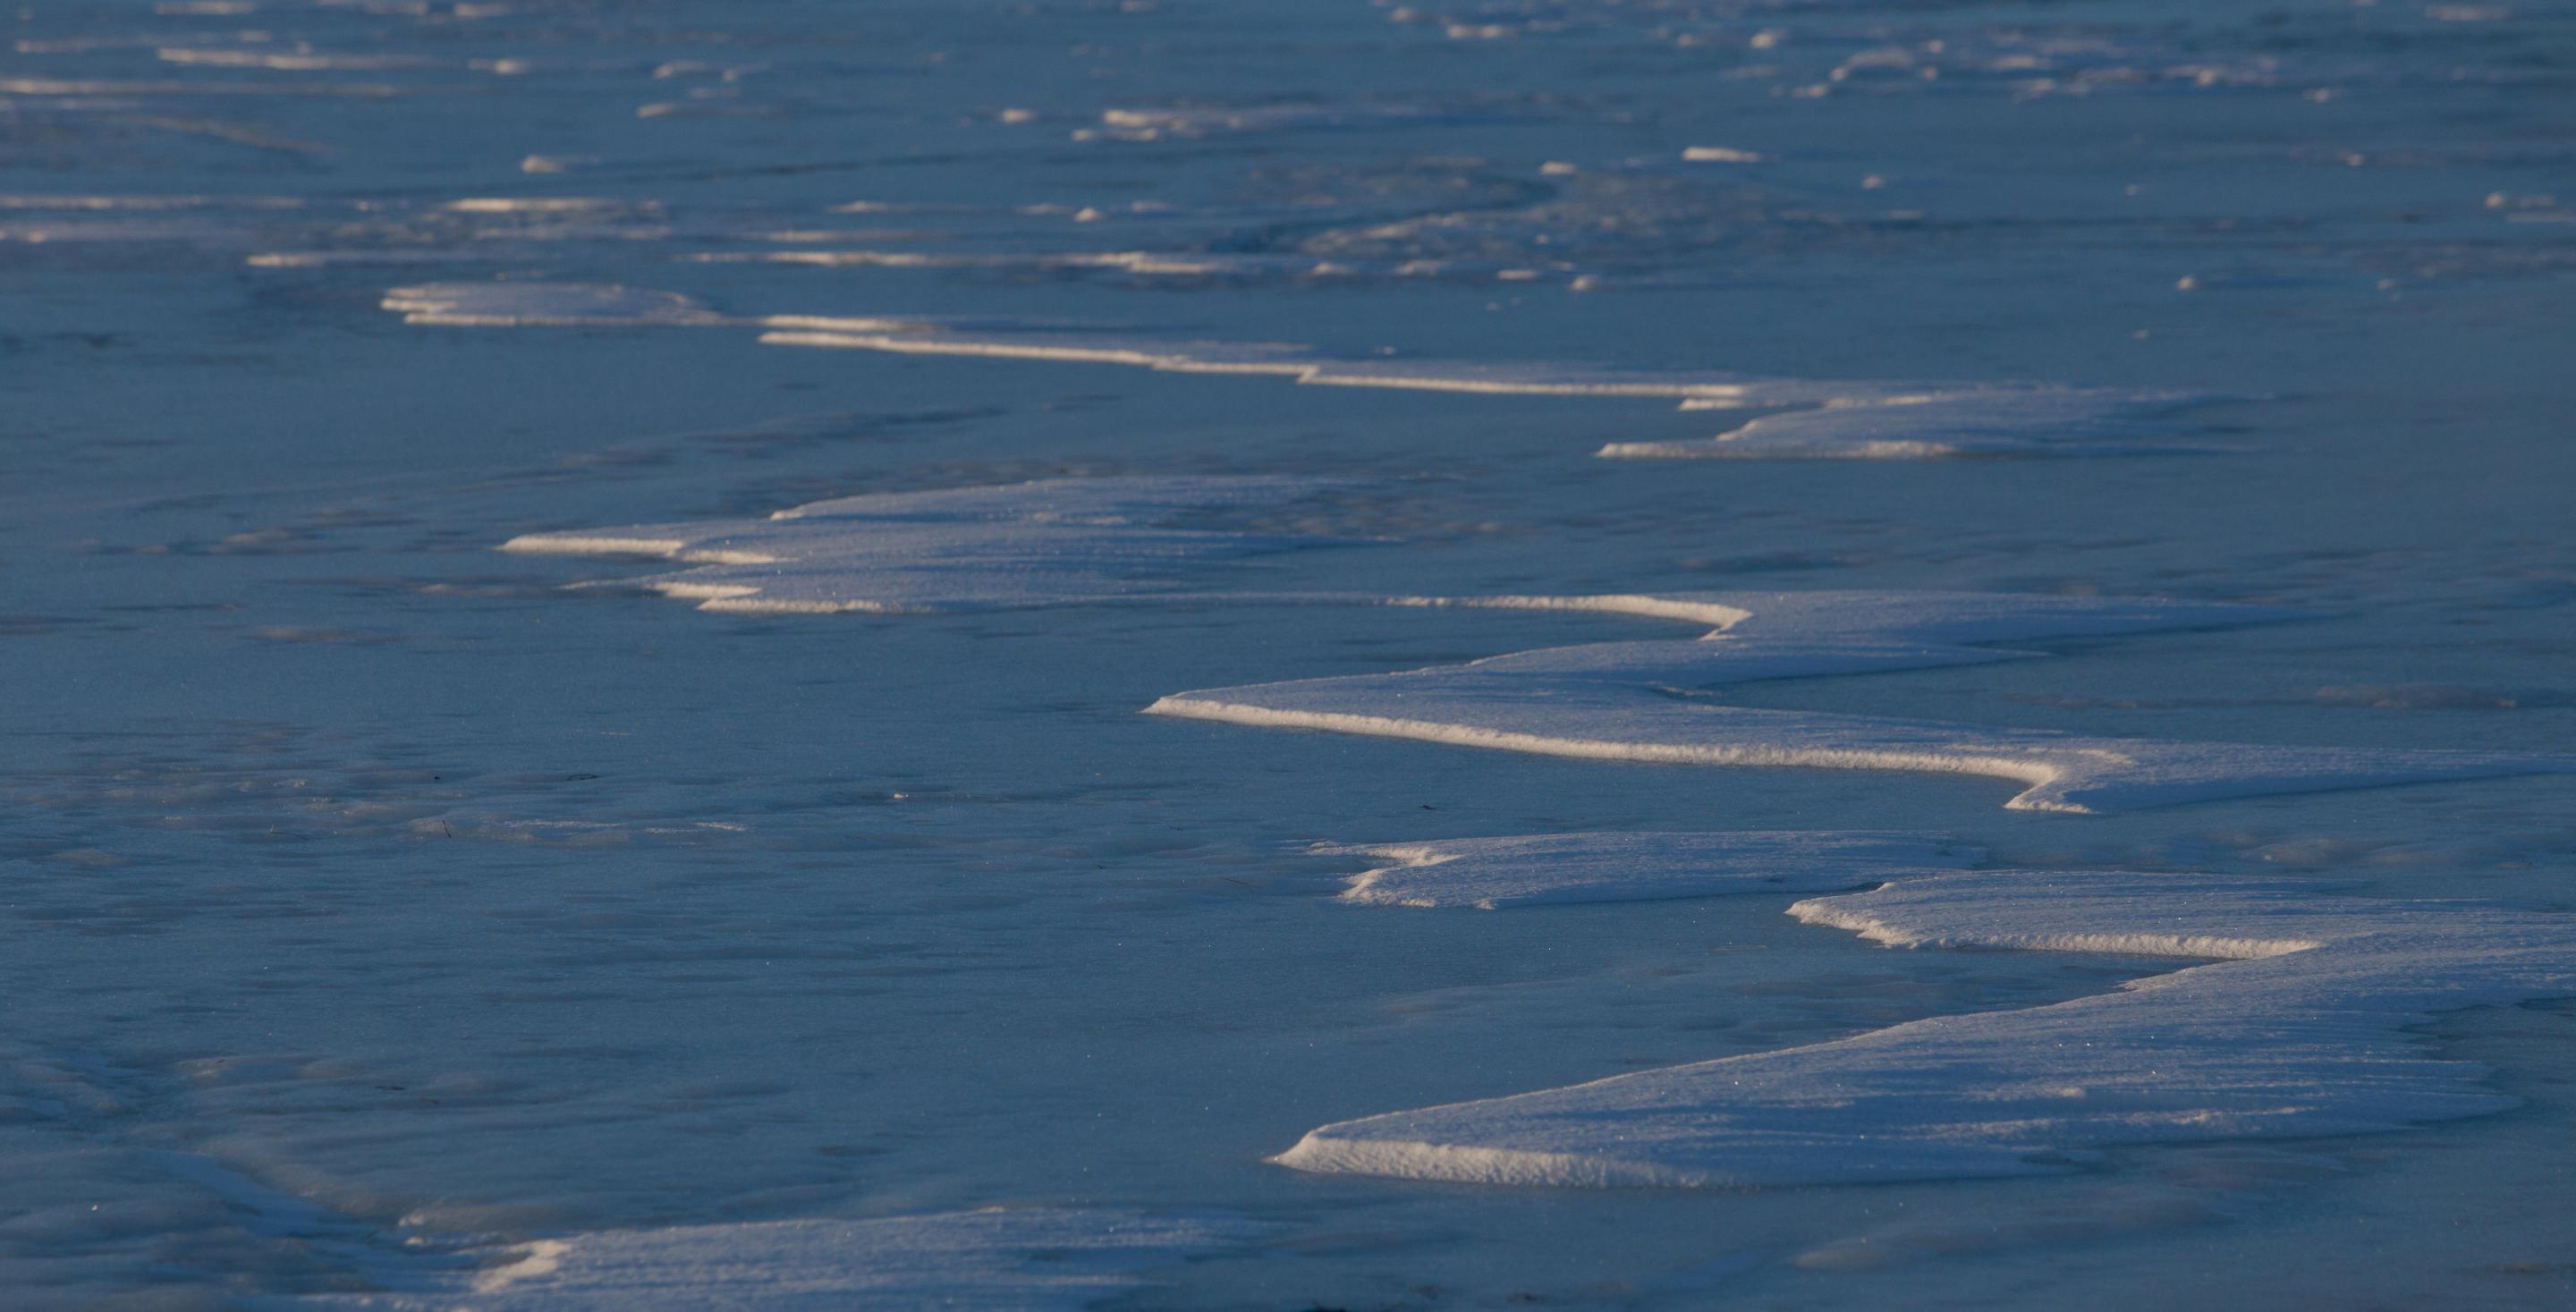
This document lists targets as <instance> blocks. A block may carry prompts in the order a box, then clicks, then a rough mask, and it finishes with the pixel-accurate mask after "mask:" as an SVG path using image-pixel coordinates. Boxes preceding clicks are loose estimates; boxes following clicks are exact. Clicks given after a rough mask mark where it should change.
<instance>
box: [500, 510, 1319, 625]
mask: <svg viewBox="0 0 2576 1312" xmlns="http://www.w3.org/2000/svg"><path fill="white" fill-rule="evenodd" d="M1323 486H1325V485H1324V484H1323V483H1321V482H1319V481H1317V480H1313V479H1299V478H1287V477H1245V478H1215V477H1210V478H1186V477H1162V478H1152V477H1140V478H1095V479H1052V480H1046V481H1042V482H1034V483H1018V484H1011V485H1007V486H1000V487H970V488H957V489H950V490H946V491H938V492H897V493H880V494H874V495H868V496H855V497H843V498H840V499H838V500H834V501H817V502H814V503H811V504H809V505H803V506H797V507H795V508H793V509H790V510H782V511H779V512H777V513H775V514H773V515H771V516H769V517H768V518H765V519H743V520H706V521H699V522H694V523H684V524H634V525H627V526H623V527H618V528H602V529H589V530H582V531H577V532H560V533H531V534H526V535H523V536H520V537H516V538H512V539H511V540H509V541H508V542H506V543H503V544H502V548H501V549H502V550H504V551H516V552H524V553H530V554H543V555H580V556H593V555H645V556H662V557H666V558H669V559H672V560H677V561H684V562H688V563H691V564H694V565H696V566H697V568H694V569H690V570H687V571H684V572H682V573H678V574H665V575H658V576H653V577H648V578H643V579H638V580H635V581H634V582H635V584H636V585H637V586H641V587H645V588H649V589H651V590H653V591H656V592H660V593H662V594H664V595H665V596H672V597H680V598H686V599H689V600H694V601H696V602H698V604H699V606H698V608H699V609H701V610H709V611H735V612H761V613H792V614H828V613H834V612H843V611H864V612H870V613H889V612H921V611H946V610H981V609H1000V608H1012V607H1027V606H1052V605H1079V604H1083V603H1086V602H1096V601H1102V600H1109V599H1115V598H1122V597H1133V596H1138V595H1143V594H1151V593H1155V592H1168V591H1171V590H1173V589H1175V588H1176V587H1177V586H1178V576H1180V575H1182V574H1183V573H1185V572H1186V571H1188V570H1189V569H1191V568H1192V567H1194V566H1199V565H1206V564H1213V563H1217V562H1222V561H1228V560H1238V559H1242V558H1244V557H1247V556H1254V555H1261V554H1265V553H1270V552H1278V551H1286V550H1290V549H1293V548H1295V547H1297V546H1300V545H1306V544H1308V543H1309V542H1310V541H1311V540H1310V539H1299V538H1286V537H1275V536H1261V535H1254V534H1245V533H1227V532H1217V531H1209V530H1192V529H1177V528H1166V527H1156V526H1155V525H1156V521H1158V520H1168V519H1169V518H1171V517H1172V516H1174V515H1175V514H1178V513H1180V512H1183V511H1191V510H1205V509H1210V508H1214V507H1223V506H1267V505H1275V504H1279V503H1283V502H1288V501H1293V500H1295V499H1297V498H1299V497H1302V496H1307V495H1311V494H1312V493H1314V492H1315V491H1317V490H1318V489H1320V488H1321V487H1323Z"/></svg>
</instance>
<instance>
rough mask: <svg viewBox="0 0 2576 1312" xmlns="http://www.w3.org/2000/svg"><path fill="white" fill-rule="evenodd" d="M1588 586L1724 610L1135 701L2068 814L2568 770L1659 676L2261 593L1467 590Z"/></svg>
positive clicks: (1833, 669) (2059, 629)
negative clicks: (2001, 789) (1720, 697)
mask: <svg viewBox="0 0 2576 1312" xmlns="http://www.w3.org/2000/svg"><path fill="white" fill-rule="evenodd" d="M1587 602H1589V603H1590V604H1591V606H1593V607H1596V608H1599V609H1605V610H1608V609H1619V610H1624V611H1626V612H1628V613H1641V614H1642V613H1656V612H1661V613H1663V614H1665V615H1670V616H1673V617H1676V618H1683V617H1690V618H1700V619H1708V618H1715V619H1718V620H1719V622H1720V623H1722V624H1724V625H1725V627H1722V628H1720V629H1718V630H1717V631H1716V632H1714V633H1711V634H1709V635H1708V636H1706V637H1704V638H1701V639H1698V640H1695V641H1684V640H1669V639H1668V640H1649V641H1636V642H1609V643H1590V644H1585V645H1582V646H1574V647H1548V648H1541V649H1539V650H1535V651H1525V652H1515V653H1512V654H1509V655H1504V656H1493V657H1487V658H1485V659H1483V660H1478V661H1472V662H1469V663H1467V664H1464V665H1445V666H1432V667H1428V668H1424V669H1417V670H1404V671H1398V672H1395V673H1388V674H1356V675H1342V676H1336V677H1331V678H1322V679H1302V680H1296V681H1292V682H1287V683H1271V684H1259V685H1252V686H1245V687H1235V688H1217V689H1207V690H1202V691H1197V692H1184V693H1177V694H1173V695H1171V696H1167V697H1164V698H1161V699H1159V700H1157V701H1156V702H1154V703H1153V705H1151V706H1149V707H1147V708H1146V711H1147V713H1148V714H1153V715H1167V716H1176V717H1182V718H1188V719H1199V720H1215V721H1222V722H1226V723H1232V724H1243V725H1251V726H1257V727H1265V728H1282V729H1319V730H1327V731H1331V732H1337V733H1352V734H1367V735H1374V736H1379V737H1391V738H1411V739H1417V740H1421V741H1425V742H1435V743H1444V744H1448V745H1452V746H1460V747H1482V748H1490V749H1497V750H1504V751H1516V752H1535V753H1541V754H1545V755H1551V756H1567V757H1576V758H1581V759H1586V760H1605V761H1640V762H1653V763H1659V764H1679V765H1711V766H1770V767H1782V766H1796V767H1807V768H1816V769H1841V770H1912V771H1927V772H1938V773H1953V774H1971V775H1984V776H1990V777H1993V778H1998V779H2008V780H2011V781H2014V782H2016V783H2020V784H2023V785H2025V788H2024V789H2023V791H2022V792H2020V793H2019V794H2017V795H2015V796H2014V797H2013V798H2012V799H2011V800H2010V801H2008V802H2006V803H2005V805H2006V806H2007V807H2008V808H2010V809H2013V810H2020V811H2059V812H2072V813H2078V814H2096V813H2102V812H2110V811H2127V810H2136V809H2139V808H2142V807H2154V806H2173V805H2180V804H2183V803H2189V802H2205V801H2212V800H2216V799H2220V798H2229V797H2255V796H2264V795H2268V794H2280V793H2301V792H2316V791H2327V790H2335V789H2346V788H2370V787H2381V786H2387V785H2393V784H2405V783H2425V782H2436V781H2442V780H2459V779H2481V778H2493V777H2498V776H2505V775H2517V774H2553V773H2564V772H2569V771H2576V758H2571V757H2565V756H2550V755H2538V754H2531V753H2485V752H2467V751H2439V750H2417V751H2405V750H2390V749H2365V748H2335V747H2278V746H2260V745H2253V744H2236V743H2204V742H2173V741H2160V740H2154V739H2141V738H2111V737H2100V736H2092V735H2083V734H2072V733H2063V732H2056V731H2050V730H2037V729H2011V728H2003V729H1996V728H1983V727H1977V726H1969V725H1956V724H1945V723H1939V722H1934V721H1922V720H1908V719H1894V718H1885V717H1875V716H1853V715H1833V714H1825V713H1820V712H1811V711H1790V710H1768V709H1756V708H1750V707H1739V706H1727V705H1721V704H1717V703H1714V702H1710V701H1706V700H1701V699H1693V698H1689V697H1677V696H1674V695H1672V694H1671V692H1670V691H1667V690H1673V689H1680V690H1692V689H1705V688H1712V687H1720V686H1724V685H1727V684H1734V683H1746V682H1752V681H1756V680H1764V679H1792V678H1821V677H1825V676H1829V675H1843V674H1862V673H1874V672H1888V671H1896V670H1909V669H1928V668H1937V667H1941V666H1949V665H1968V664H1978V663H1983V662H1989V661H2002V660H2013V659H2019V658H2027V657H2029V656H2031V655H2032V653H2029V652H2015V651H2011V650H2009V649H2003V648H1997V647H1992V646H1988V645H1983V644H1991V643H2001V642H2012V641H2027V640H2033V639H2039V638H2046V637H2053V636H2054V637H2063V636H2072V635H2077V634H2084V635H2111V634H2119V633H2139V632H2151V631H2155V630H2159V629H2167V630H2170V629H2183V628H2194V627H2207V626H2214V625H2224V624H2229V623H2248V622H2254V621H2259V620H2266V619H2278V618H2282V616H2281V614H2280V613H2279V612H2276V611H2266V610H2263V609H2261V608H2254V607H2229V606H2216V605H2189V604H2176V603H2170V602H2158V601H2153V600H2144V599H2140V600H2121V599H2106V598H2057V597H2016V596H2011V595H2008V594H1988V595H1975V594H1968V595H1961V594H1955V593H1914V594H1883V593H1867V592H1815V593H1794V592H1792V593H1767V594H1724V593H1716V594H1695V595H1686V596H1678V597H1663V598H1654V599H1652V600H1651V602H1639V601H1637V600H1634V599H1624V598H1620V599H1602V598H1593V599H1553V598H1540V599H1509V598H1497V599H1488V600H1486V601H1485V602H1483V603H1482V604H1486V605H1513V604H1522V605H1529V606H1532V607H1536V608H1573V607H1580V606H1584V605H1585V604H1586V603H1587ZM1691 608H1696V609H1695V610H1693V609H1691ZM1739 616H1740V618H1737V617H1739Z"/></svg>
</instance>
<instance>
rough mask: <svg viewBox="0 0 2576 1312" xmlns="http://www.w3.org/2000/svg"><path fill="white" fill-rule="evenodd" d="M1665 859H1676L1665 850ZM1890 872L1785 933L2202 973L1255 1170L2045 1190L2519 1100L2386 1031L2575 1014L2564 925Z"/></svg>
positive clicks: (2431, 906)
mask: <svg viewBox="0 0 2576 1312" xmlns="http://www.w3.org/2000/svg"><path fill="white" fill-rule="evenodd" d="M1636 838H1637V840H1638V841H1633V842H1630V843H1627V844H1623V845H1622V846H1621V847H1620V848H1619V849H1617V850H1616V851H1614V852H1610V853H1605V854H1604V855H1605V856H1608V857H1612V858H1615V859H1618V860H1622V861H1630V862H1636V863H1640V864H1649V863H1652V862H1653V861H1654V860H1655V859H1656V854H1655V852H1654V851H1653V850H1652V849H1653V845H1652V843H1651V841H1650V839H1649V836H1636ZM1527 841H1531V840H1498V839H1488V840H1472V842H1473V843H1479V844H1492V843H1510V842H1527ZM1571 842H1572V845H1573V846H1574V847H1576V848H1578V849H1579V848H1580V847H1582V846H1583V844H1582V840H1580V839H1573V840H1571ZM1426 846H1429V847H1433V848H1445V847H1448V846H1449V845H1448V844H1429V845H1426ZM1469 850H1471V851H1472V850H1474V849H1473V848H1472V847H1471V848H1470V849H1469ZM1672 859H1676V860H1678V861H1680V862H1681V863H1682V864H1685V865H1690V864H1696V863H1697V861H1698V857H1697V856H1696V854H1695V853H1693V852H1691V851H1690V850H1688V848H1686V847H1685V848H1682V849H1680V850H1678V851H1677V852H1676V853H1675V854H1674V856H1673V858H1672ZM1437 869H1438V867H1433V872H1436V871H1437ZM1426 873H1430V872H1426ZM1887 873H1891V874H1896V875H1898V876H1899V877H1898V878H1897V880H1896V882H1894V883H1891V884H1888V885H1886V886H1884V887H1881V888H1879V889H1878V890H1876V891H1874V892H1865V893H1854V894H1849V895H1845V896H1840V897H1828V898H1819V899H1815V900H1811V901H1806V902H1800V903H1798V904H1796V905H1795V906H1793V907H1791V908H1790V909H1789V913H1790V914H1791V915H1793V916H1796V917H1797V918H1798V919H1800V920H1803V921H1807V922H1809V923H1812V924H1818V925H1829V926H1833V927H1836V928H1841V929H1848V930H1851V931H1853V932H1855V933H1858V934H1861V935H1863V936H1865V937H1868V938H1870V939H1874V940H1876V941H1878V942H1881V943H1885V944H1888V945H1890V946H1896V947H1945V948H1991V949H2012V950H2022V951H2061V952H2104V953H2133V954H2138V955H2148V956H2170V957H2184V958H2216V959H2219V964H2214V965H2199V966H2192V967H2188V968H2185V969H2182V970H2179V971H2177V972H2175V973H2173V974H2169V975H2157V976H2153V977H2151V978H2147V979H2143V980H2137V981H2133V982H2131V983H2129V984H2128V985H2126V986H2124V987H2123V988H2122V989H2121V990H2120V991H2119V992H2116V993H2110V994H2105V995H2101V996H2096V997H2088V998H2081V999H2077V1000H2075V1001H2072V1002H2064V1003H2059V1004H2056V1005H2054V1006H2048V1007H2038V1008H2033V1009H2029V1010H2023V1011H2007V1012H1990V1013H1984V1014H1978V1015H1968V1016H1944V1017H1937V1018H1933V1019H1929V1020H1921V1021H1915V1022H1913V1023H1910V1024H1905V1025H1898V1026H1895V1027H1893V1028H1890V1029H1884V1030H1879V1031H1875V1032H1873V1033H1869V1034H1863V1035H1860V1036H1858V1037H1855V1038H1850V1039H1844V1040H1840V1041H1837V1042H1832V1043H1822V1044H1817V1045H1814V1046H1811V1047H1803V1048H1792V1049H1788V1050H1785V1051H1780V1052H1769V1053H1760V1054H1754V1055H1748V1056H1742V1057H1730V1058H1724V1059H1721V1060H1717V1061H1708V1062H1699V1063H1694V1064H1691V1065H1685V1066H1675V1067H1669V1068H1666V1069H1662V1070H1652V1071H1641V1072H1638V1073H1635V1074H1630V1075H1620V1076H1614V1077H1612V1078H1610V1079H1605V1080H1600V1081H1596V1082H1594V1083H1590V1084H1581V1085H1575V1086H1573V1087H1570V1088H1564V1089H1552V1090H1547V1091H1544V1092H1538V1093H1527V1094H1520V1095H1516V1096H1512V1097H1506V1098H1494V1099H1487V1100H1483V1101H1477V1102H1466V1103H1457V1104H1453V1105H1449V1106H1444V1107H1433V1108H1428V1109H1424V1110H1421V1111H1411V1112H1398V1113H1393V1114H1390V1115H1383V1116H1372V1117H1368V1118H1366V1119H1363V1120H1356V1121H1347V1122H1343V1123H1341V1124H1337V1125H1327V1126H1324V1127H1323V1128H1321V1129H1318V1130H1315V1131H1314V1132H1312V1133H1310V1134H1308V1135H1307V1136H1306V1137H1305V1138H1304V1139H1303V1140H1302V1141H1301V1142H1299V1143H1298V1144H1297V1145H1296V1146H1295V1147H1294V1148H1292V1149H1290V1150H1289V1151H1288V1152H1287V1153H1285V1154H1283V1155H1281V1156H1280V1157H1279V1158H1278V1159H1277V1160H1279V1161H1280V1162H1281V1163H1283V1164H1285V1165H1288V1166H1293V1167H1296V1168H1299V1169H1301V1170H1309V1171H1337V1172H1356V1173H1362V1174H1371V1175H1389V1176H1401V1177H1407V1178H1413V1179H1431V1180H1459V1181H1474V1182H1478V1183H1487V1184H1521V1185H1593V1186H1610V1185H1680V1186H1728V1185H1794V1184H1844V1183H1860V1182H1869V1181H1888V1180H1921V1179H1936V1178H1959V1177H1973V1176H2007V1175H2026V1174H2035V1173H2041V1172H2047V1171H2055V1170H2063V1169H2067V1168H2068V1167H2069V1166H2070V1165H2073V1164H2075V1163H2078V1162H2080V1161H2082V1160H2083V1158H2084V1156H2085V1155H2086V1154H2089V1153H2092V1152H2095V1151H2097V1150H2100V1149H2104V1148H2110V1147H2114V1146H2118V1145H2123V1144H2142V1143H2176V1142H2189V1141H2198V1140H2214V1139H2237V1138H2287V1137H2302V1136H2313V1135H2330V1134H2359V1133H2369V1132H2377V1131H2389V1130H2397V1129H2402V1128H2405V1127H2406V1126H2408V1125H2411V1124H2415V1123H2418V1122H2424V1121H2435V1120H2443V1119H2449V1118H2454V1117H2463V1116H2475V1115H2480V1114H2483V1113H2488V1112H2494V1111H2500V1110H2503V1109H2505V1108H2507V1107H2510V1106H2512V1105H2514V1100H2513V1099H2512V1098H2509V1097H2505V1096H2503V1095H2501V1094H2498V1093H2496V1092H2494V1091H2493V1090H2491V1089H2489V1088H2486V1087H2484V1086H2483V1085H2482V1084H2481V1083H2480V1078H2481V1076H2483V1074H2484V1073H2485V1072H2484V1068H2482V1067H2479V1066H2476V1065H2473V1064H2470V1063H2466V1062H2455V1061H2443V1060H2438V1059H2436V1058H2434V1057H2432V1056H2430V1055H2429V1054H2428V1053H2427V1052H2426V1051H2425V1045H2424V1044H2423V1043H2422V1042H2421V1041H2419V1040H2416V1039H2413V1038H2409V1037H2408V1036H2407V1035H2406V1034H2405V1033H2404V1030H2405V1029H2406V1027H2408V1026H2411V1025H2415V1024H2418V1023H2420V1022H2422V1021H2423V1020H2424V1019H2426V1018H2427V1017H2428V1016H2430V1015H2431V1014H2433V1013H2436V1012H2440V1011H2447V1010H2454V1009H2457V1008H2462V1007H2472V1006H2482V1005H2500V1004H2507V1003H2513V1002H2519V1001H2525V1000H2529V999H2534V998H2540V997H2548V996H2559V995H2566V994H2571V993H2576V920H2571V919H2570V918H2569V917H2567V916H2564V915H2549V914H2543V913H2536V912H2526V911H2515V910H2508V909H2503V908H2499V907H2494V906H2489V905H2484V904H2472V903H2446V902H2410V901H2389V900H2376V899H2359V898H2351V899H2347V898H2337V897H2331V896H2319V893H2318V890H2317V889H2316V888H2315V887H2314V886H2312V885H2302V884H2298V883H2292V882H2286V881H2244V880H2234V879H2224V878H2218V877H2213V876H2204V875H2142V874H2125V873H2106V874H2095V873H2080V874H2068V873H2057V872H2045V871H1979V872H1975V873H1966V874H1926V875H1919V876H1918V875H1916V874H1914V873H1913V872H1907V871H1889V872H1887ZM1523 874H1524V875H1525V876H1526V877H1527V878H1528V879H1530V880H1532V881H1535V882H1536V883H1540V884H1543V883H1544V876H1543V874H1542V873H1541V872H1540V871H1539V870H1537V869H1536V868H1534V867H1533V868H1532V869H1529V870H1525V871H1524V872H1523ZM1571 874H1572V880H1571V881H1570V882H1569V885H1568V887H1567V888H1566V889H1565V890H1564V891H1566V892H1567V893H1568V894H1569V896H1579V890H1580V887H1581V885H1582V884H1583V882H1585V881H1587V880H1588V879H1589V876H1588V875H1587V874H1586V873H1585V872H1583V871H1582V870H1581V868H1580V867H1579V866H1578V867H1576V868H1575V869H1574V870H1573V871H1572V872H1571ZM1636 878H1638V879H1640V880H1651V879H1653V878H1654V875H1653V874H1652V873H1651V872H1649V871H1641V872H1639V874H1638V875H1637V876H1636ZM1744 891H1753V889H1751V888H1750V887H1748V888H1746V889H1745V890H1744ZM1530 900H1537V899H1536V898H1532V899H1530Z"/></svg>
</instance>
